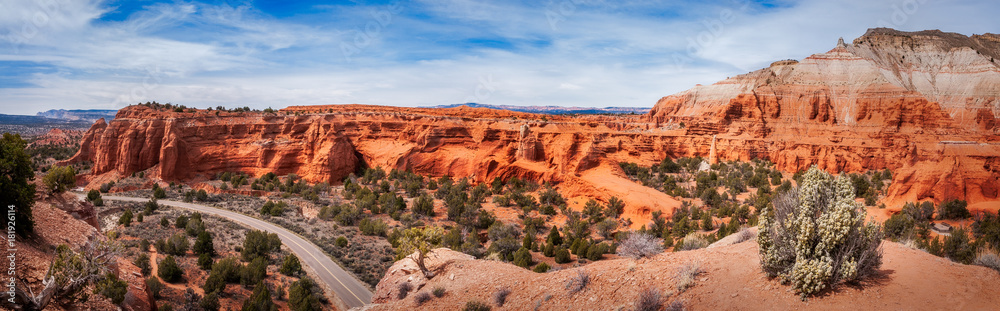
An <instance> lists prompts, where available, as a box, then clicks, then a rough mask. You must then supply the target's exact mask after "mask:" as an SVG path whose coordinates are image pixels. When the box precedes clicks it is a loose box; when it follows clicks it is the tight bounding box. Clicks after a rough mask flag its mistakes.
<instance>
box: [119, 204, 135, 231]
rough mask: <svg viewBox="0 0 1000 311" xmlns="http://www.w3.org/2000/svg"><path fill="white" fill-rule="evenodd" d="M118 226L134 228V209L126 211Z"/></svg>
mask: <svg viewBox="0 0 1000 311" xmlns="http://www.w3.org/2000/svg"><path fill="white" fill-rule="evenodd" d="M118 224H119V225H123V226H125V227H131V226H132V209H128V208H126V209H125V212H124V213H122V217H119V218H118Z"/></svg>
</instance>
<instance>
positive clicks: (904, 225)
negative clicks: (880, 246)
mask: <svg viewBox="0 0 1000 311" xmlns="http://www.w3.org/2000/svg"><path fill="white" fill-rule="evenodd" d="M915 225H916V221H914V220H913V217H910V215H909V214H906V213H899V214H896V215H892V217H889V219H887V220H886V221H885V223H884V224H882V226H883V227H884V228H885V237H886V238H890V239H893V240H899V239H900V238H903V237H906V236H907V235H909V234H910V233H911V232H912V231H913V228H914V226H915Z"/></svg>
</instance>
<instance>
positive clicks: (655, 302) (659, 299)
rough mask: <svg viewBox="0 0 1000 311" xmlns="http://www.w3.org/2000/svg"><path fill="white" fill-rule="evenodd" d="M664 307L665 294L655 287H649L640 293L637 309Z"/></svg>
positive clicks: (650, 309) (654, 309) (643, 310)
mask: <svg viewBox="0 0 1000 311" xmlns="http://www.w3.org/2000/svg"><path fill="white" fill-rule="evenodd" d="M660 309H663V295H662V294H661V293H660V291H659V290H657V289H655V288H652V287H650V288H647V289H646V290H644V291H642V293H639V298H638V299H636V301H635V310H636V311H659V310H660Z"/></svg>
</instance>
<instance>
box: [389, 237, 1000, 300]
mask: <svg viewBox="0 0 1000 311" xmlns="http://www.w3.org/2000/svg"><path fill="white" fill-rule="evenodd" d="M883 247H884V257H883V262H884V264H883V265H882V269H881V273H880V275H878V276H877V277H875V278H873V279H869V280H867V281H864V282H862V284H859V285H842V286H840V287H838V288H837V289H835V290H832V291H831V290H828V291H825V292H823V293H821V294H820V295H818V296H815V297H811V298H809V299H808V300H806V301H803V300H801V299H800V297H799V296H798V295H797V294H795V293H794V292H792V291H790V289H789V288H790V287H789V286H787V285H782V284H780V283H779V282H778V281H777V280H771V279H768V278H767V277H766V276H765V275H764V274H763V272H761V270H760V266H759V260H760V259H759V255H758V250H757V244H756V243H755V242H754V241H753V240H750V241H746V242H743V243H739V244H735V245H727V246H721V247H717V248H711V249H700V250H693V251H686V252H676V253H664V254H660V255H657V256H654V257H652V258H648V259H640V260H632V259H615V260H602V261H598V262H595V263H592V264H590V265H587V266H584V267H581V268H574V269H567V270H561V271H555V272H549V273H534V272H531V271H528V270H526V269H522V268H519V267H516V266H514V265H511V264H507V263H501V262H495V261H486V260H474V259H470V258H468V257H467V256H465V255H464V254H461V253H456V252H453V251H450V250H447V249H438V250H436V251H435V252H436V253H437V254H436V256H435V257H432V258H431V259H430V261H429V268H430V269H432V270H434V271H436V273H437V277H435V278H433V279H431V280H430V281H427V282H426V284H424V279H423V278H422V277H421V276H420V273H419V272H417V271H416V270H415V269H414V267H413V266H414V265H413V262H412V260H402V261H399V262H397V263H396V264H395V265H393V267H392V268H391V269H390V270H389V272H388V273H387V275H386V277H385V278H383V279H382V281H381V282H380V283H379V287H378V289H377V291H376V296H375V297H376V298H375V300H376V302H379V303H381V304H378V305H375V306H372V307H371V308H370V310H407V309H416V308H417V305H416V303H415V302H414V300H413V297H414V296H415V294H416V293H420V292H430V291H431V290H432V289H433V288H435V287H439V286H440V287H444V288H445V289H446V291H447V294H446V295H445V296H444V297H442V298H433V299H431V300H430V301H429V302H426V303H425V304H424V305H422V306H420V309H427V310H456V309H460V308H462V307H463V306H464V305H465V303H466V302H468V301H472V300H479V301H483V302H487V303H488V304H490V305H492V306H494V308H496V305H495V304H494V303H493V298H492V296H493V293H494V292H495V291H496V289H497V288H501V287H509V288H510V289H511V290H512V292H511V294H510V296H509V297H508V298H507V302H506V304H505V305H504V307H502V308H496V309H498V310H525V309H532V308H535V307H536V306H540V307H541V309H546V310H619V309H625V310H629V309H632V308H633V306H634V302H635V301H636V299H637V297H638V295H639V293H640V292H641V291H643V290H645V289H647V288H655V289H658V290H660V291H661V292H665V293H672V295H670V296H669V298H667V299H665V301H668V302H673V301H681V302H682V303H683V304H684V306H685V307H688V308H689V309H692V310H703V309H704V310H800V309H804V310H989V309H994V308H996V306H997V305H998V304H1000V296H997V295H996V294H995V292H994V289H995V286H996V284H998V282H1000V274H998V273H997V272H996V271H993V270H990V269H988V268H984V267H979V266H968V265H962V264H958V263H953V262H951V261H949V260H948V259H945V258H940V257H936V256H933V255H930V254H927V253H925V252H923V251H920V250H915V249H910V248H907V247H905V246H903V245H900V244H898V243H893V242H885V243H884V244H883ZM687 264H696V265H698V266H699V267H700V268H701V269H702V270H703V271H704V273H702V274H700V275H698V276H697V277H696V278H695V279H696V281H695V283H696V285H694V287H692V288H690V289H688V290H687V291H684V292H681V293H677V286H676V285H677V281H678V275H677V274H678V273H677V271H678V270H679V269H680V268H681V267H682V266H684V265H687ZM576 270H584V271H586V272H587V273H588V274H589V275H590V284H589V285H588V286H587V287H586V288H585V289H583V290H582V291H580V292H578V293H576V294H570V293H569V292H568V291H567V290H566V287H565V286H566V284H567V282H569V280H570V279H571V278H572V277H574V276H576V275H577V271H576ZM407 280H409V281H410V282H411V283H414V285H416V287H415V288H416V289H415V290H413V291H411V294H410V295H409V296H408V297H407V298H404V299H402V300H396V288H397V286H398V284H399V283H401V282H405V281H407ZM420 284H423V285H422V286H421V285H420Z"/></svg>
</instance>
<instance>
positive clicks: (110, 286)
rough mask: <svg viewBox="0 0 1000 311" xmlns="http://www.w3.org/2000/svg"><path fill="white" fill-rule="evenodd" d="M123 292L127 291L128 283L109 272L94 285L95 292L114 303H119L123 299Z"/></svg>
mask: <svg viewBox="0 0 1000 311" xmlns="http://www.w3.org/2000/svg"><path fill="white" fill-rule="evenodd" d="M125 292H128V283H127V282H125V281H123V280H121V279H119V278H118V276H117V275H115V274H114V273H111V272H108V273H107V274H105V275H104V279H103V280H101V281H99V282H97V284H96V286H94V293H95V294H101V295H103V296H104V297H108V299H111V303H112V304H114V305H121V304H122V301H125Z"/></svg>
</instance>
